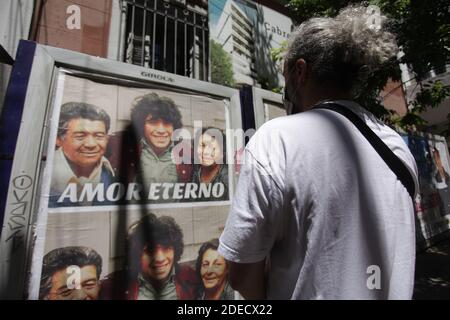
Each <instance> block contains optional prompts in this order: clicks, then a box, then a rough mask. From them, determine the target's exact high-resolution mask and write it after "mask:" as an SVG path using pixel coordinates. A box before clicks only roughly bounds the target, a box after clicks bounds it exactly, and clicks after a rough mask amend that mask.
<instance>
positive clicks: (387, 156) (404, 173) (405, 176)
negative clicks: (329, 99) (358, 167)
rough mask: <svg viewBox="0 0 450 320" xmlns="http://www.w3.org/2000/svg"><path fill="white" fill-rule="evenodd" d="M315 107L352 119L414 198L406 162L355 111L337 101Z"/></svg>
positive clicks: (412, 180)
mask: <svg viewBox="0 0 450 320" xmlns="http://www.w3.org/2000/svg"><path fill="white" fill-rule="evenodd" d="M314 109H327V110H332V111H335V112H337V113H339V114H341V115H343V116H344V117H346V118H347V119H348V120H350V121H351V122H352V123H353V124H354V125H355V127H356V128H358V130H359V131H360V132H361V133H362V135H363V136H364V137H365V138H366V139H367V141H369V143H370V144H371V145H372V147H373V148H374V149H375V151H376V152H378V154H379V155H380V157H381V158H382V159H383V160H384V161H385V162H386V164H387V165H388V167H389V168H390V169H391V170H392V171H393V172H394V173H395V174H396V175H397V178H398V179H399V180H400V181H401V183H402V184H403V186H404V187H405V188H406V190H408V193H409V195H410V196H411V199H414V190H415V184H414V179H413V177H412V176H411V173H410V172H409V170H408V169H407V168H406V166H405V164H404V163H403V162H402V161H401V160H400V159H399V158H398V157H397V156H396V155H395V154H394V152H392V150H391V149H389V147H388V146H387V145H386V144H385V143H384V142H383V141H382V140H381V139H380V138H379V137H378V136H377V135H376V134H375V132H373V131H372V129H370V128H369V127H368V126H367V124H366V123H365V122H364V121H363V120H362V119H361V118H360V117H359V116H357V115H356V114H355V113H353V112H352V111H351V110H349V109H348V108H346V107H344V106H341V105H339V104H337V103H322V104H320V105H318V106H317V107H314Z"/></svg>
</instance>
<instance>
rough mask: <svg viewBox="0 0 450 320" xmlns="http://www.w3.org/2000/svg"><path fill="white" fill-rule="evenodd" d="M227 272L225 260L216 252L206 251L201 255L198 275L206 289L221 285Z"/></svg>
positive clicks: (212, 250)
mask: <svg viewBox="0 0 450 320" xmlns="http://www.w3.org/2000/svg"><path fill="white" fill-rule="evenodd" d="M227 271H228V270H227V264H226V262H225V259H224V258H223V257H222V256H221V255H219V253H218V252H217V250H214V249H208V250H206V251H205V252H204V253H203V258H202V267H201V269H200V275H201V277H202V280H203V285H204V286H205V288H206V289H211V288H214V287H218V286H220V285H222V283H223V282H224V281H225V278H226V275H227Z"/></svg>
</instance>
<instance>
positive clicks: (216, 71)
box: [210, 40, 235, 87]
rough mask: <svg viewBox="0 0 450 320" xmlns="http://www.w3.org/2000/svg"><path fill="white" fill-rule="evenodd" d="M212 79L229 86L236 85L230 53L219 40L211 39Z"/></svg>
mask: <svg viewBox="0 0 450 320" xmlns="http://www.w3.org/2000/svg"><path fill="white" fill-rule="evenodd" d="M210 54H211V81H212V82H214V83H217V84H221V85H224V86H228V87H234V85H235V82H234V79H233V65H232V62H231V57H230V55H229V54H228V53H227V52H226V51H225V50H223V48H222V46H221V45H220V44H218V43H217V42H215V41H213V40H211V41H210Z"/></svg>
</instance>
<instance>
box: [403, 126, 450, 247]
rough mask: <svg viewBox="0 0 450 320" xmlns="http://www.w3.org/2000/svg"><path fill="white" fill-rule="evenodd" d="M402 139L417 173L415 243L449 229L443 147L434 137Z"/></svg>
mask: <svg viewBox="0 0 450 320" xmlns="http://www.w3.org/2000/svg"><path fill="white" fill-rule="evenodd" d="M403 138H404V139H405V141H406V142H407V144H408V147H409V148H410V150H411V153H412V154H413V156H414V159H415V160H416V163H417V168H418V173H419V186H420V193H419V196H418V198H417V199H416V201H415V209H416V210H415V211H416V215H417V239H418V241H423V240H429V239H431V238H432V237H434V236H436V235H438V234H440V233H442V232H444V231H447V230H448V229H449V228H450V227H449V221H448V218H449V217H450V216H449V215H448V214H449V212H450V211H449V206H450V199H449V196H448V186H447V185H448V182H449V178H448V172H449V161H448V149H447V145H446V143H445V140H444V139H439V137H437V136H424V135H412V134H410V135H403ZM446 173H447V175H446Z"/></svg>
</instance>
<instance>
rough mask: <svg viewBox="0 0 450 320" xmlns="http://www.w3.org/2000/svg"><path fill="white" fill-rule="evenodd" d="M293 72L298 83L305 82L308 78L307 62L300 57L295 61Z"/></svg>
mask: <svg viewBox="0 0 450 320" xmlns="http://www.w3.org/2000/svg"><path fill="white" fill-rule="evenodd" d="M295 72H296V74H297V77H298V81H299V83H300V84H305V83H306V81H307V80H308V64H307V63H306V61H305V60H304V59H302V58H300V59H298V60H297V61H296V62H295Z"/></svg>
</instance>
